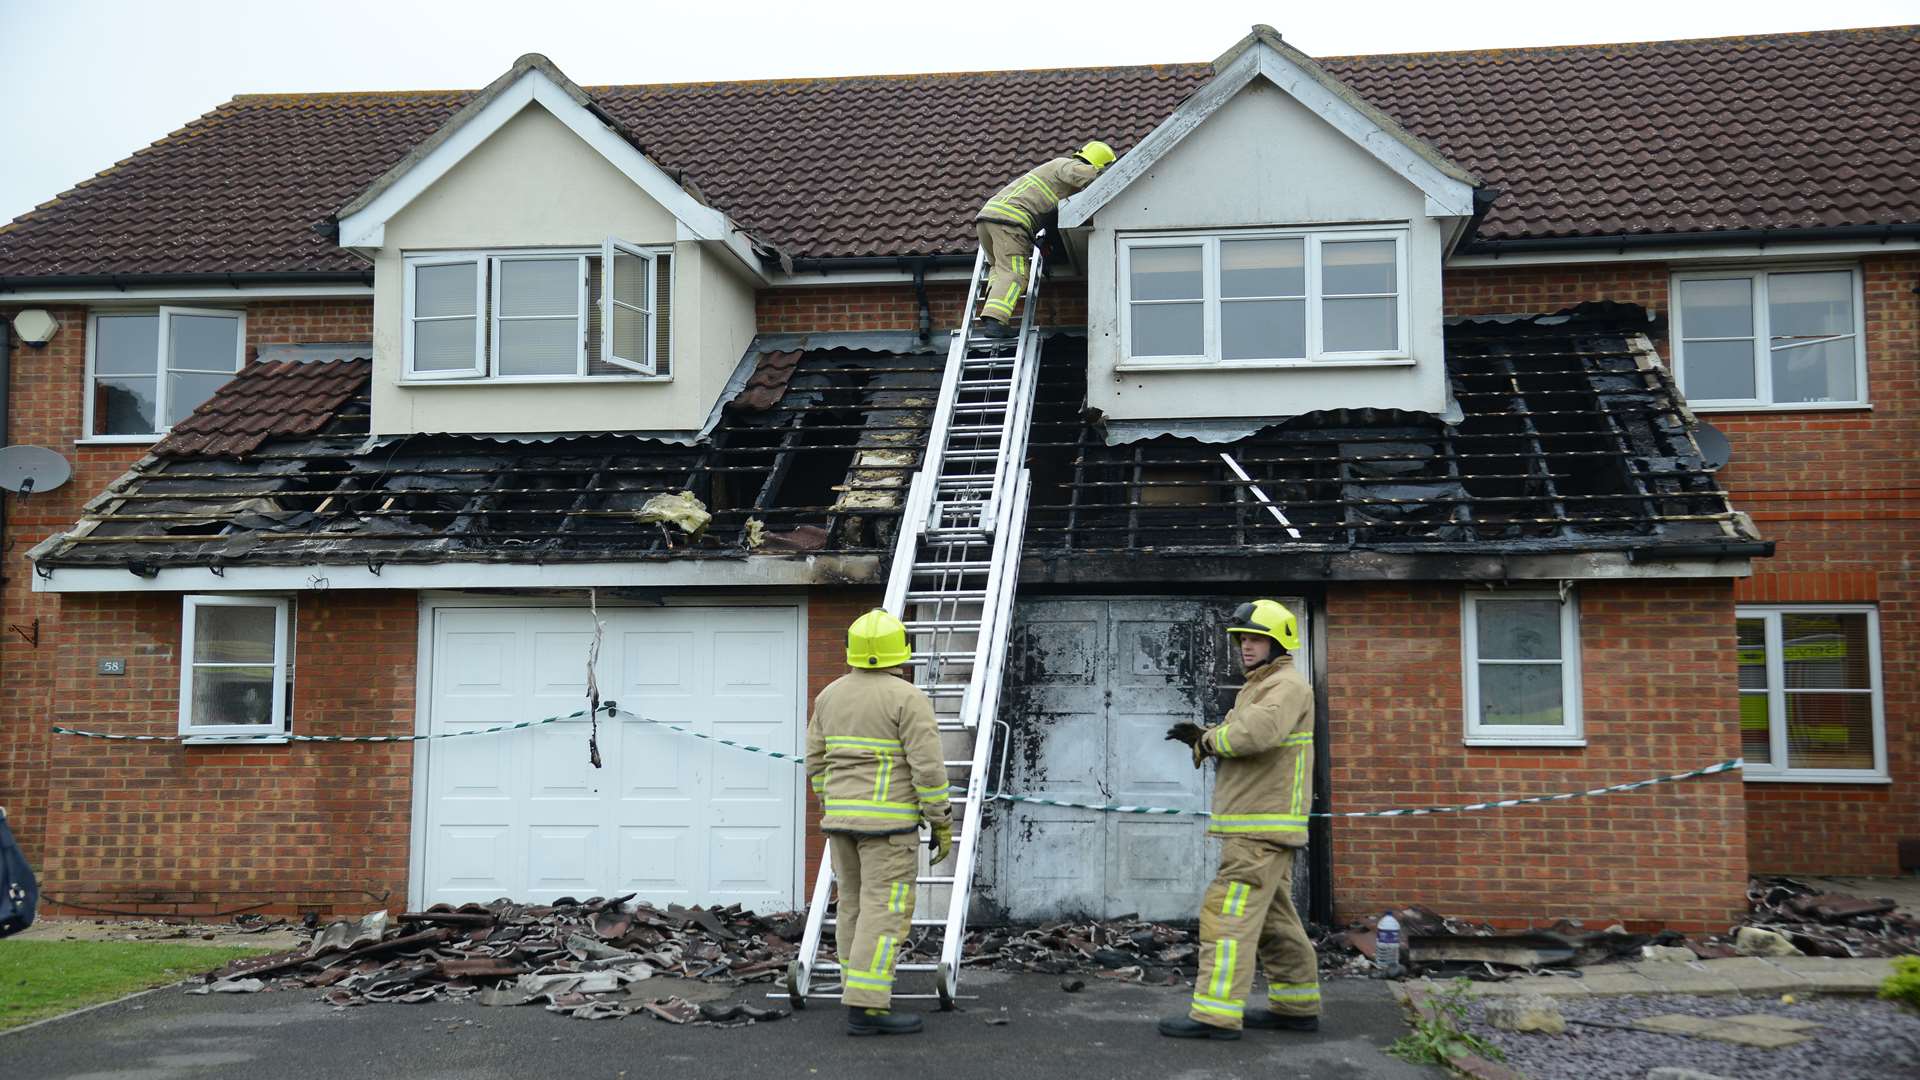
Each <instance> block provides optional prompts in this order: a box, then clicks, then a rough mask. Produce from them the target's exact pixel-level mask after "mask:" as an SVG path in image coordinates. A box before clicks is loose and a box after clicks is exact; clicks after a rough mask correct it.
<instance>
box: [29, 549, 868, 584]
mask: <svg viewBox="0 0 1920 1080" xmlns="http://www.w3.org/2000/svg"><path fill="white" fill-rule="evenodd" d="M885 580H886V568H885V567H884V566H883V565H882V563H881V562H880V558H879V556H877V555H809V556H796V557H786V556H768V555H751V556H748V557H746V558H742V559H662V560H654V561H647V562H615V563H548V564H546V565H538V564H533V563H423V564H418V565H415V564H396V563H388V564H386V565H384V566H382V567H381V568H380V570H379V571H378V572H375V571H373V570H371V569H369V568H368V567H367V566H366V565H365V564H364V563H362V564H357V565H352V566H229V567H227V568H225V569H224V570H222V571H221V572H220V573H218V574H216V573H214V572H213V571H212V570H209V569H207V568H206V567H198V566H191V567H189V566H181V567H168V568H166V569H162V570H160V571H158V572H157V573H155V574H154V575H153V576H152V577H140V576H137V575H135V574H133V573H131V572H129V571H127V570H125V569H122V568H120V567H59V568H55V569H54V570H52V571H51V572H49V573H40V572H36V573H35V574H34V575H33V591H34V592H51V593H115V592H121V593H133V592H145V593H180V592H193V593H224V592H309V591H312V590H315V589H386V590H393V589H582V588H588V587H591V586H601V587H606V588H612V587H615V586H624V587H647V586H671V587H675V588H681V587H687V588H719V587H729V586H731V587H738V586H753V587H765V586H796V585H819V584H848V583H857V582H870V583H873V584H883V583H884V582H885Z"/></svg>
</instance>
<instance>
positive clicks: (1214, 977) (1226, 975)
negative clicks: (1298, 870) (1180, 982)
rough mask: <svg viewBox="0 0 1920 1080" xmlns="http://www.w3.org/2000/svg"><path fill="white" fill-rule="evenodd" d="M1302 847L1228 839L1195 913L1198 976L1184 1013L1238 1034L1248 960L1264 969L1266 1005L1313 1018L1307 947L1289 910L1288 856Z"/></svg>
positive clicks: (1312, 971)
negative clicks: (1189, 1006) (1256, 957)
mask: <svg viewBox="0 0 1920 1080" xmlns="http://www.w3.org/2000/svg"><path fill="white" fill-rule="evenodd" d="M1301 850H1304V849H1301V848H1291V847H1285V846H1283V845H1280V844H1276V843H1273V842H1271V841H1267V840H1253V839H1248V838H1245V837H1228V838H1227V839H1226V840H1225V841H1223V842H1222V843H1221V846H1220V873H1219V875H1218V876H1217V877H1215V878H1214V879H1213V884H1212V885H1209V886H1208V887H1207V892H1206V896H1205V897H1204V899H1202V901H1201V905H1202V906H1201V908H1200V976H1199V978H1197V979H1196V980H1194V984H1193V1008H1192V1009H1191V1011H1189V1012H1188V1014H1187V1015H1189V1016H1191V1017H1192V1018H1193V1019H1195V1020H1198V1021H1199V1022H1201V1023H1203V1024H1211V1025H1213V1026H1214V1027H1220V1028H1229V1029H1238V1028H1239V1027H1240V1025H1241V1022H1242V1020H1243V1019H1244V1016H1245V1012H1246V1003H1247V992H1248V991H1249V990H1251V989H1252V988H1253V957H1254V955H1255V951H1256V950H1258V954H1259V957H1260V966H1261V967H1263V968H1265V969H1266V972H1267V1007H1268V1008H1270V1009H1272V1010H1273V1011H1274V1012H1276V1013H1279V1014H1281V1015H1283V1016H1318V1015H1319V1014H1320V977H1319V969H1318V965H1317V963H1316V959H1315V957H1314V952H1313V942H1312V941H1310V940H1308V938H1307V932H1306V930H1304V929H1303V928H1302V927H1301V926H1300V915H1299V913H1297V912H1296V911H1294V909H1293V857H1294V855H1295V854H1296V853H1297V852H1299V851H1301Z"/></svg>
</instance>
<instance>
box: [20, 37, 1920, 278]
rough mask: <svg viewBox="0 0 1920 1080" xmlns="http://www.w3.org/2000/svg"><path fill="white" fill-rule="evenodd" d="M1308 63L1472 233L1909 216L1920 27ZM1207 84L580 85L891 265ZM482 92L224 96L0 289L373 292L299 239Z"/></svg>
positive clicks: (1068, 77)
mask: <svg viewBox="0 0 1920 1080" xmlns="http://www.w3.org/2000/svg"><path fill="white" fill-rule="evenodd" d="M1321 63H1322V64H1323V65H1324V66H1325V67H1326V69H1327V70H1328V71H1330V72H1331V73H1332V74H1334V75H1335V76H1337V77H1338V78H1340V79H1343V80H1345V81H1346V82H1347V83H1348V84H1349V85H1351V86H1352V87H1353V88H1354V89H1355V90H1356V91H1358V92H1359V93H1360V94H1361V95H1363V96H1364V97H1366V98H1367V99H1368V100H1369V101H1371V102H1372V103H1373V104H1374V105H1376V106H1378V107H1379V108H1380V109H1381V110H1382V111H1384V112H1386V113H1387V114H1388V115H1390V116H1392V117H1393V118H1394V119H1396V120H1398V121H1399V122H1400V123H1401V124H1402V125H1404V126H1405V127H1406V128H1408V129H1409V130H1410V131H1412V132H1413V133H1414V134H1416V135H1418V136H1420V137H1421V138H1423V139H1425V140H1427V141H1428V142H1430V143H1432V144H1433V145H1434V146H1435V147H1436V148H1437V149H1438V150H1440V151H1441V152H1442V153H1444V154H1446V155H1447V156H1448V157H1450V158H1452V159H1453V160H1454V161H1456V162H1458V163H1459V164H1460V165H1462V166H1464V167H1466V168H1467V169H1469V170H1471V171H1472V172H1474V173H1475V174H1476V175H1478V176H1479V177H1480V178H1481V179H1482V180H1483V181H1484V182H1485V183H1486V184H1487V185H1489V186H1490V187H1491V188H1493V189H1496V190H1498V191H1499V192H1500V197H1499V199H1498V200H1497V201H1496V202H1495V203H1494V205H1493V208H1492V210H1491V211H1490V212H1489V213H1488V215H1487V216H1486V218H1485V220H1484V221H1483V222H1482V224H1481V228H1480V235H1481V236H1483V237H1486V238H1491V239H1517V238H1541V237H1565V236H1594V235H1601V236H1606V235H1617V234H1625V233H1686V232H1711V231H1721V230H1727V229H1794V228H1808V227H1818V226H1835V225H1861V226H1866V225H1882V224H1887V223H1891V222H1911V221H1914V220H1916V218H1920V189H1916V187H1915V186H1914V185H1913V184H1912V182H1911V178H1912V177H1913V175H1914V174H1915V173H1916V172H1920V94H1916V91H1915V88H1916V87H1920V29H1916V28H1915V27H1887V28H1882V29H1873V30H1836V31H1823V32H1817V33H1805V34H1774V35H1761V36H1753V37H1738V38H1713V39H1702V40H1692V41H1661V42H1647V43H1639V44H1620V45H1593V46H1572V47H1551V48H1534V49H1488V50H1478V51H1472V52H1457V53H1413V54H1405V55H1385V56H1354V57H1329V58H1326V59H1324V60H1322V61H1321ZM1211 73H1212V69H1211V68H1210V66H1209V65H1207V64H1203V63H1183V64H1166V65H1156V66H1140V67H1113V68H1071V69H1057V70H1045V71H999V72H977V73H966V74H938V75H893V76H869V77H858V78H826V79H780V80H766V81H758V82H736V83H681V84H665V85H653V86H600V87H588V88H587V92H588V93H589V94H590V95H591V96H592V97H593V98H594V99H595V100H596V101H597V102H598V103H599V104H600V106H601V107H603V108H604V109H605V110H606V112H607V114H608V115H609V116H611V117H612V118H614V119H615V120H617V121H618V122H619V123H620V124H622V125H623V126H624V127H625V128H626V129H628V130H629V131H631V133H632V134H633V136H634V137H635V138H636V139H637V140H638V141H639V143H640V144H641V145H642V146H644V147H645V149H646V152H647V153H648V154H649V155H651V156H653V157H654V158H656V159H657V160H658V161H659V162H661V163H662V164H663V165H665V166H667V167H668V168H669V169H673V170H677V171H682V172H684V174H685V175H686V176H687V177H688V179H690V180H691V181H692V182H693V183H695V184H697V185H698V186H699V188H700V190H701V191H702V192H703V193H704V194H705V195H706V196H707V197H708V198H709V199H710V200H711V202H712V203H713V204H714V205H715V206H717V207H719V208H720V209H722V210H724V211H726V212H727V213H728V214H729V215H731V216H732V217H733V218H734V219H735V220H736V221H737V222H739V224H740V225H741V226H742V227H743V228H745V229H747V230H749V231H751V232H753V233H754V234H755V235H756V236H758V237H760V238H761V239H764V240H766V241H768V242H770V243H773V244H776V245H779V246H780V247H781V248H783V249H784V250H785V251H786V252H787V253H788V254H790V255H795V256H828V257H832V256H868V255H889V256H891V255H917V254H932V253H956V252H970V251H971V250H972V249H973V245H974V241H973V230H972V227H971V224H970V219H971V216H972V211H973V209H974V208H975V207H976V206H977V205H978V204H979V203H980V202H981V201H982V200H984V199H985V198H986V197H987V196H989V195H991V194H992V193H993V191H994V190H995V189H996V188H997V187H999V185H1000V184H1001V183H1003V182H1005V180H1006V178H1007V177H1008V176H1011V175H1014V174H1016V173H1017V172H1018V171H1019V170H1021V169H1023V168H1026V167H1028V166H1030V165H1031V164H1032V163H1033V162H1034V161H1037V160H1044V159H1045V158H1047V157H1051V156H1053V155H1055V154H1058V153H1061V152H1063V151H1064V150H1066V149H1067V144H1068V143H1070V142H1073V141H1075V140H1080V139H1086V138H1095V137H1098V138H1104V139H1106V140H1107V141H1109V142H1111V143H1113V144H1114V146H1115V147H1116V148H1118V149H1120V150H1122V151H1124V150H1126V149H1128V148H1130V147H1132V146H1133V145H1134V144H1135V143H1137V142H1139V141H1140V139H1141V138H1142V137H1143V136H1145V135H1146V133H1147V132H1149V131H1151V130H1152V129H1153V128H1154V126H1155V125H1157V124H1159V123H1160V122H1161V120H1163V119H1164V118H1165V117H1166V116H1167V115H1168V114H1170V113H1171V112H1172V111H1173V110H1174V109H1175V108H1176V107H1177V106H1178V105H1179V104H1180V102H1181V101H1182V100H1184V99H1185V98H1186V97H1187V95H1189V94H1191V93H1192V92H1193V91H1194V90H1195V89H1196V88H1198V87H1199V86H1200V85H1201V84H1202V83H1203V82H1204V81H1205V80H1206V79H1207V78H1208V77H1209V76H1210V75H1211ZM471 96H472V92H471V91H423V92H414V93H404V92H392V93H362V94H351V93H342V94H266V95H245V96H241V97H237V98H234V99H233V100H231V101H229V102H227V103H226V104H224V105H221V106H220V107H219V108H217V109H215V110H213V111H212V112H210V113H208V114H206V115H205V116H202V117H200V118H199V119H197V120H194V121H192V122H190V123H189V124H187V125H186V126H185V127H184V128H182V129H181V130H180V131H179V132H176V133H175V134H173V135H171V136H169V137H167V138H165V139H162V140H161V141H160V142H158V143H156V144H154V145H153V146H150V147H148V148H146V149H144V150H141V151H139V152H137V153H135V154H133V155H132V156H131V157H129V158H128V159H127V160H125V161H123V162H121V163H119V164H118V165H115V166H114V167H113V168H111V169H108V170H107V171H106V172H104V173H102V174H101V175H99V176H97V177H94V178H92V179H89V180H87V181H85V182H84V183H82V184H81V185H79V186H78V187H75V188H74V189H72V190H70V191H67V192H65V193H63V194H61V195H59V196H57V197H56V198H54V199H52V200H51V201H49V202H48V203H47V204H45V205H43V206H42V207H40V208H38V209H35V210H33V211H30V212H29V213H27V214H25V215H23V216H22V217H21V218H19V219H18V220H17V221H16V222H15V223H14V224H12V225H10V226H7V227H5V228H4V229H0V276H17V275H45V274H88V273H100V274H105V273H113V274H141V273H177V272H203V273H204V272H240V271H332V272H361V271H364V269H365V267H364V264H363V263H361V262H360V261H359V260H358V259H356V258H355V257H354V256H353V255H352V254H351V253H349V252H346V251H343V250H341V249H340V248H338V247H336V246H335V245H334V243H333V241H331V240H330V239H328V238H327V237H326V236H324V235H322V233H321V232H320V231H317V230H316V228H315V226H316V225H320V224H322V223H324V222H326V221H327V220H328V219H329V218H330V216H331V215H332V214H333V213H334V212H335V211H336V210H338V209H339V208H340V207H341V206H343V205H345V204H346V203H347V202H348V201H349V200H351V199H353V198H354V197H355V196H356V195H357V194H359V193H360V191H362V190H363V189H364V188H366V187H367V185H368V184H369V183H371V182H372V181H373V180H374V179H375V178H376V177H378V176H379V175H380V174H381V173H382V172H384V171H385V170H386V169H387V168H388V167H389V166H391V165H392V164H393V163H394V162H396V161H398V160H400V159H401V158H402V157H403V156H405V155H406V154H407V153H408V152H409V151H411V150H412V149H413V148H414V147H415V145H416V144H418V143H419V142H420V141H421V140H422V139H425V138H427V137H428V136H429V135H431V134H432V133H433V132H434V131H435V130H436V129H437V128H439V126H440V125H441V124H442V123H443V122H444V121H445V120H446V119H447V118H448V117H450V116H451V115H453V113H454V112H455V111H457V110H458V109H459V108H460V107H461V106H462V105H463V104H464V103H465V102H466V101H467V100H468V99H469V98H470V97H471ZM903 132H911V138H909V139H906V140H905V141H903V138H902V133H903ZM770 146H771V147H777V148H778V152H777V153H776V154H774V155H773V156H772V158H771V167H769V165H770V159H769V155H768V153H767V147H770ZM275 163H288V164H285V165H276V164H275Z"/></svg>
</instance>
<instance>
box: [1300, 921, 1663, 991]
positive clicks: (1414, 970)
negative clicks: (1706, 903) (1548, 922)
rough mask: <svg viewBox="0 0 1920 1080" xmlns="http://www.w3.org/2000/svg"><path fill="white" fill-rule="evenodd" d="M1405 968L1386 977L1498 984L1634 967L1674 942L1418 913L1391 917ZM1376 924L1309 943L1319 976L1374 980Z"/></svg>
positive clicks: (1619, 930) (1573, 925)
mask: <svg viewBox="0 0 1920 1080" xmlns="http://www.w3.org/2000/svg"><path fill="white" fill-rule="evenodd" d="M1393 914H1394V917H1395V918H1396V919H1398V920H1399V921H1400V927H1401V936H1402V940H1403V941H1404V942H1405V943H1406V945H1405V949H1404V951H1403V953H1402V955H1403V957H1405V960H1404V962H1403V963H1402V964H1400V965H1399V966H1398V968H1397V969H1396V970H1394V971H1391V972H1387V973H1386V974H1388V975H1391V976H1401V975H1415V976H1417V975H1429V976H1433V977H1435V978H1452V977H1458V976H1465V977H1467V978H1469V979H1480V980H1488V981H1494V980H1500V979H1507V978H1511V977H1513V976H1515V975H1523V974H1530V973H1539V972H1542V971H1547V970H1558V969H1566V968H1579V967H1586V966H1588V965H1591V964H1601V963H1605V962H1607V961H1609V960H1614V959H1638V958H1639V956H1640V950H1641V949H1642V947H1644V946H1646V945H1648V944H1658V945H1668V944H1672V943H1674V942H1677V941H1679V940H1681V938H1680V935H1679V934H1676V933H1671V932H1668V933H1662V934H1659V935H1647V934H1630V933H1628V932H1627V931H1626V929H1625V928H1623V927H1619V926H1610V927H1607V928H1606V929H1604V930H1588V929H1586V927H1584V926H1583V925H1582V924H1581V923H1580V922H1579V921H1577V920H1574V919H1561V920H1559V921H1558V922H1555V923H1554V924H1553V925H1552V926H1550V927H1548V928H1546V929H1545V930H1497V929H1495V928H1494V927H1493V926H1491V925H1489V924H1487V923H1476V922H1470V921H1468V920H1465V919H1453V918H1448V917H1447V916H1445V915H1441V914H1440V913H1438V912H1436V911H1434V910H1432V909H1431V908H1425V907H1418V906H1415V907H1408V908H1401V909H1398V910H1396V911H1395V912H1394V913H1393ZM1379 921H1380V920H1379V917H1378V916H1369V917H1367V918H1365V919H1360V920H1358V921H1355V922H1352V923H1349V924H1348V925H1347V926H1346V927H1345V928H1343V929H1340V930H1336V931H1331V932H1327V933H1325V934H1324V936H1322V935H1318V934H1316V935H1315V937H1314V947H1315V948H1316V949H1318V950H1319V951H1320V970H1321V971H1322V972H1334V973H1339V974H1347V975H1370V974H1375V973H1376V969H1375V968H1374V962H1373V957H1374V929H1375V927H1376V926H1377V925H1378V923H1379Z"/></svg>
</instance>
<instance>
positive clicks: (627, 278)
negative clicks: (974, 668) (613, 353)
mask: <svg viewBox="0 0 1920 1080" xmlns="http://www.w3.org/2000/svg"><path fill="white" fill-rule="evenodd" d="M613 298H614V299H615V300H618V301H620V302H621V303H623V304H632V305H633V306H634V307H637V308H644V307H646V306H647V261H646V260H645V259H642V258H639V257H637V256H634V255H628V254H626V253H625V252H621V251H615V252H614V253H613ZM622 355H625V354H624V353H623V354H622Z"/></svg>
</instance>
